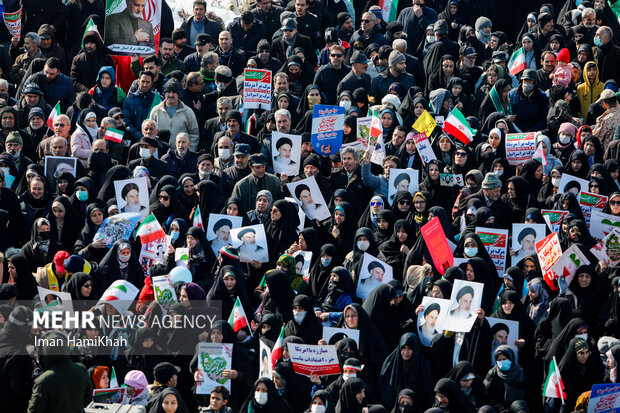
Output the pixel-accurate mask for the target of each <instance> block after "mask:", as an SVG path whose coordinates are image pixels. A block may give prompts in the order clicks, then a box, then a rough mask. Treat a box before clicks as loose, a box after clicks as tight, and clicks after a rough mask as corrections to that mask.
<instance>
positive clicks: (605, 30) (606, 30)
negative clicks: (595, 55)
mask: <svg viewBox="0 0 620 413" xmlns="http://www.w3.org/2000/svg"><path fill="white" fill-rule="evenodd" d="M600 30H602V31H603V33H605V36H607V39H608V40H609V41H611V40H612V39H613V38H614V33H613V32H612V31H611V27H609V26H601V27H600Z"/></svg>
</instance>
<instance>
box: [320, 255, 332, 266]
mask: <svg viewBox="0 0 620 413" xmlns="http://www.w3.org/2000/svg"><path fill="white" fill-rule="evenodd" d="M331 262H332V259H331V258H323V257H321V265H322V266H323V267H327V266H328V265H329V264H331Z"/></svg>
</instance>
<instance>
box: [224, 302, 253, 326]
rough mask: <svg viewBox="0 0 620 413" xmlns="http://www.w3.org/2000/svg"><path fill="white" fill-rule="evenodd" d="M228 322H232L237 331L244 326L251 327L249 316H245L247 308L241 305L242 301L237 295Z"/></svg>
mask: <svg viewBox="0 0 620 413" xmlns="http://www.w3.org/2000/svg"><path fill="white" fill-rule="evenodd" d="M228 324H230V326H231V327H232V328H233V331H234V332H235V333H236V332H237V331H239V330H241V329H242V328H244V327H248V329H249V326H250V324H249V323H248V318H247V317H246V316H245V310H244V309H243V306H242V305H241V301H239V297H237V299H236V300H235V305H234V306H233V309H232V311H231V312H230V317H228ZM250 333H251V331H250Z"/></svg>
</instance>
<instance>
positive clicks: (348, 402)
mask: <svg viewBox="0 0 620 413" xmlns="http://www.w3.org/2000/svg"><path fill="white" fill-rule="evenodd" d="M365 388H366V385H365V384H364V382H363V381H362V379H358V378H357V377H352V378H350V379H348V380H347V381H345V382H344V384H343V385H342V388H341V389H340V397H339V398H338V403H337V404H336V413H362V407H364V404H365V402H362V404H360V403H359V402H358V401H357V398H356V397H355V395H357V394H358V393H359V392H361V391H362V389H365Z"/></svg>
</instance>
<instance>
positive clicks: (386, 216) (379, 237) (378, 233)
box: [373, 209, 396, 245]
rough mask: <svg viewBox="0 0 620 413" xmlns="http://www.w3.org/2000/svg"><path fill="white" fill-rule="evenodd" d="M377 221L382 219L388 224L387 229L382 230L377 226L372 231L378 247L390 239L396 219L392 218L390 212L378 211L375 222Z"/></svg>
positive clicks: (386, 210)
mask: <svg viewBox="0 0 620 413" xmlns="http://www.w3.org/2000/svg"><path fill="white" fill-rule="evenodd" d="M379 219H382V220H384V221H386V222H387V223H388V227H387V229H385V230H383V229H381V228H379V226H378V225H377V228H375V230H374V231H373V234H374V236H375V241H376V242H377V244H378V245H381V244H383V243H384V242H385V241H387V240H389V239H390V238H391V237H392V234H393V232H394V223H395V222H396V218H395V217H394V213H393V212H392V211H391V210H389V209H384V210H382V211H379V213H378V214H377V220H379Z"/></svg>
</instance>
